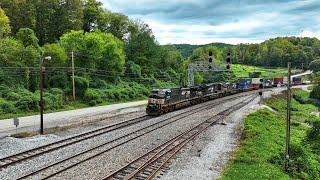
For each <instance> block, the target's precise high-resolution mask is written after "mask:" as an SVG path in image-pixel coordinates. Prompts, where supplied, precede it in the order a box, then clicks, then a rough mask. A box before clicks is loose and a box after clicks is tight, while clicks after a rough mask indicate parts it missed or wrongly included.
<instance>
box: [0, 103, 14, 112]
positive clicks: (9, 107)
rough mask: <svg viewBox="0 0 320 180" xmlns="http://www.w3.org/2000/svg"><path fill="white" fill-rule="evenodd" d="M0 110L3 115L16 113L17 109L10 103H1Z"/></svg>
mask: <svg viewBox="0 0 320 180" xmlns="http://www.w3.org/2000/svg"><path fill="white" fill-rule="evenodd" d="M0 108H1V109H2V111H3V112H4V113H12V114H13V113H17V109H16V108H15V107H14V104H13V103H12V102H7V101H4V102H1V104H0Z"/></svg>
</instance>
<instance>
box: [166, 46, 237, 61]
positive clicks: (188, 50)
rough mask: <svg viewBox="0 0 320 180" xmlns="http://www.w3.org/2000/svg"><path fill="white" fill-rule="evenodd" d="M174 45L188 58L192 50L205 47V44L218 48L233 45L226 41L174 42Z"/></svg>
mask: <svg viewBox="0 0 320 180" xmlns="http://www.w3.org/2000/svg"><path fill="white" fill-rule="evenodd" d="M172 45H174V46H175V47H176V48H177V50H178V51H179V52H180V53H181V54H182V56H183V57H184V58H185V59H187V58H188V57H189V56H190V55H191V54H192V52H193V51H194V50H195V49H197V48H199V47H205V46H215V47H217V48H220V49H222V48H224V47H226V46H233V45H231V44H225V43H210V44H202V45H192V44H172Z"/></svg>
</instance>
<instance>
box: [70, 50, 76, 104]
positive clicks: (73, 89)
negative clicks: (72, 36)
mask: <svg viewBox="0 0 320 180" xmlns="http://www.w3.org/2000/svg"><path fill="white" fill-rule="evenodd" d="M71 59H72V96H73V100H76V87H75V82H74V59H73V51H72V52H71Z"/></svg>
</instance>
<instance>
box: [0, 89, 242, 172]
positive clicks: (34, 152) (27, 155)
mask: <svg viewBox="0 0 320 180" xmlns="http://www.w3.org/2000/svg"><path fill="white" fill-rule="evenodd" d="M243 96H244V95H243ZM238 97H239V96H236V97H230V98H227V99H225V100H231V99H235V98H238ZM240 97H241V96H240ZM218 102H220V101H218ZM203 106H205V105H203ZM203 106H200V107H198V108H196V109H201V108H202V107H203ZM181 114H184V113H180V114H178V115H181ZM178 115H177V116H178ZM150 119H152V117H150V116H141V117H137V118H134V119H129V120H126V121H122V122H119V123H114V124H111V125H108V126H104V127H101V128H98V129H95V130H91V131H88V132H85V133H81V134H78V135H75V136H72V137H69V138H66V139H62V140H59V141H56V142H53V143H49V144H46V145H43V146H39V147H37V148H34V149H30V150H27V151H23V152H20V153H17V154H13V155H10V156H7V157H4V158H1V159H0V169H3V168H6V167H8V166H10V165H14V164H17V163H20V162H23V161H26V160H29V159H32V158H35V157H37V156H40V155H43V154H45V153H49V152H52V151H55V150H58V149H61V148H64V147H67V146H69V145H72V144H75V143H79V142H81V141H84V140H87V139H90V138H94V137H97V136H99V135H103V134H106V133H109V132H111V131H114V130H118V129H121V128H125V127H128V126H130V125H133V124H137V123H139V122H142V121H146V120H150Z"/></svg>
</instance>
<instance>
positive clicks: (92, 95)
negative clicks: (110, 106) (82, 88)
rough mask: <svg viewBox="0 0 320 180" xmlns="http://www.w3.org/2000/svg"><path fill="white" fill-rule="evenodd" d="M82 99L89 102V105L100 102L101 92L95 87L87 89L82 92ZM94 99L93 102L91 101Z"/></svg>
mask: <svg viewBox="0 0 320 180" xmlns="http://www.w3.org/2000/svg"><path fill="white" fill-rule="evenodd" d="M84 100H85V101H87V102H89V105H91V106H94V105H95V104H97V103H102V98H101V94H100V92H99V91H98V90H96V89H91V88H89V89H87V90H86V92H85V93H84ZM93 101H95V103H94V102H93Z"/></svg>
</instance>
